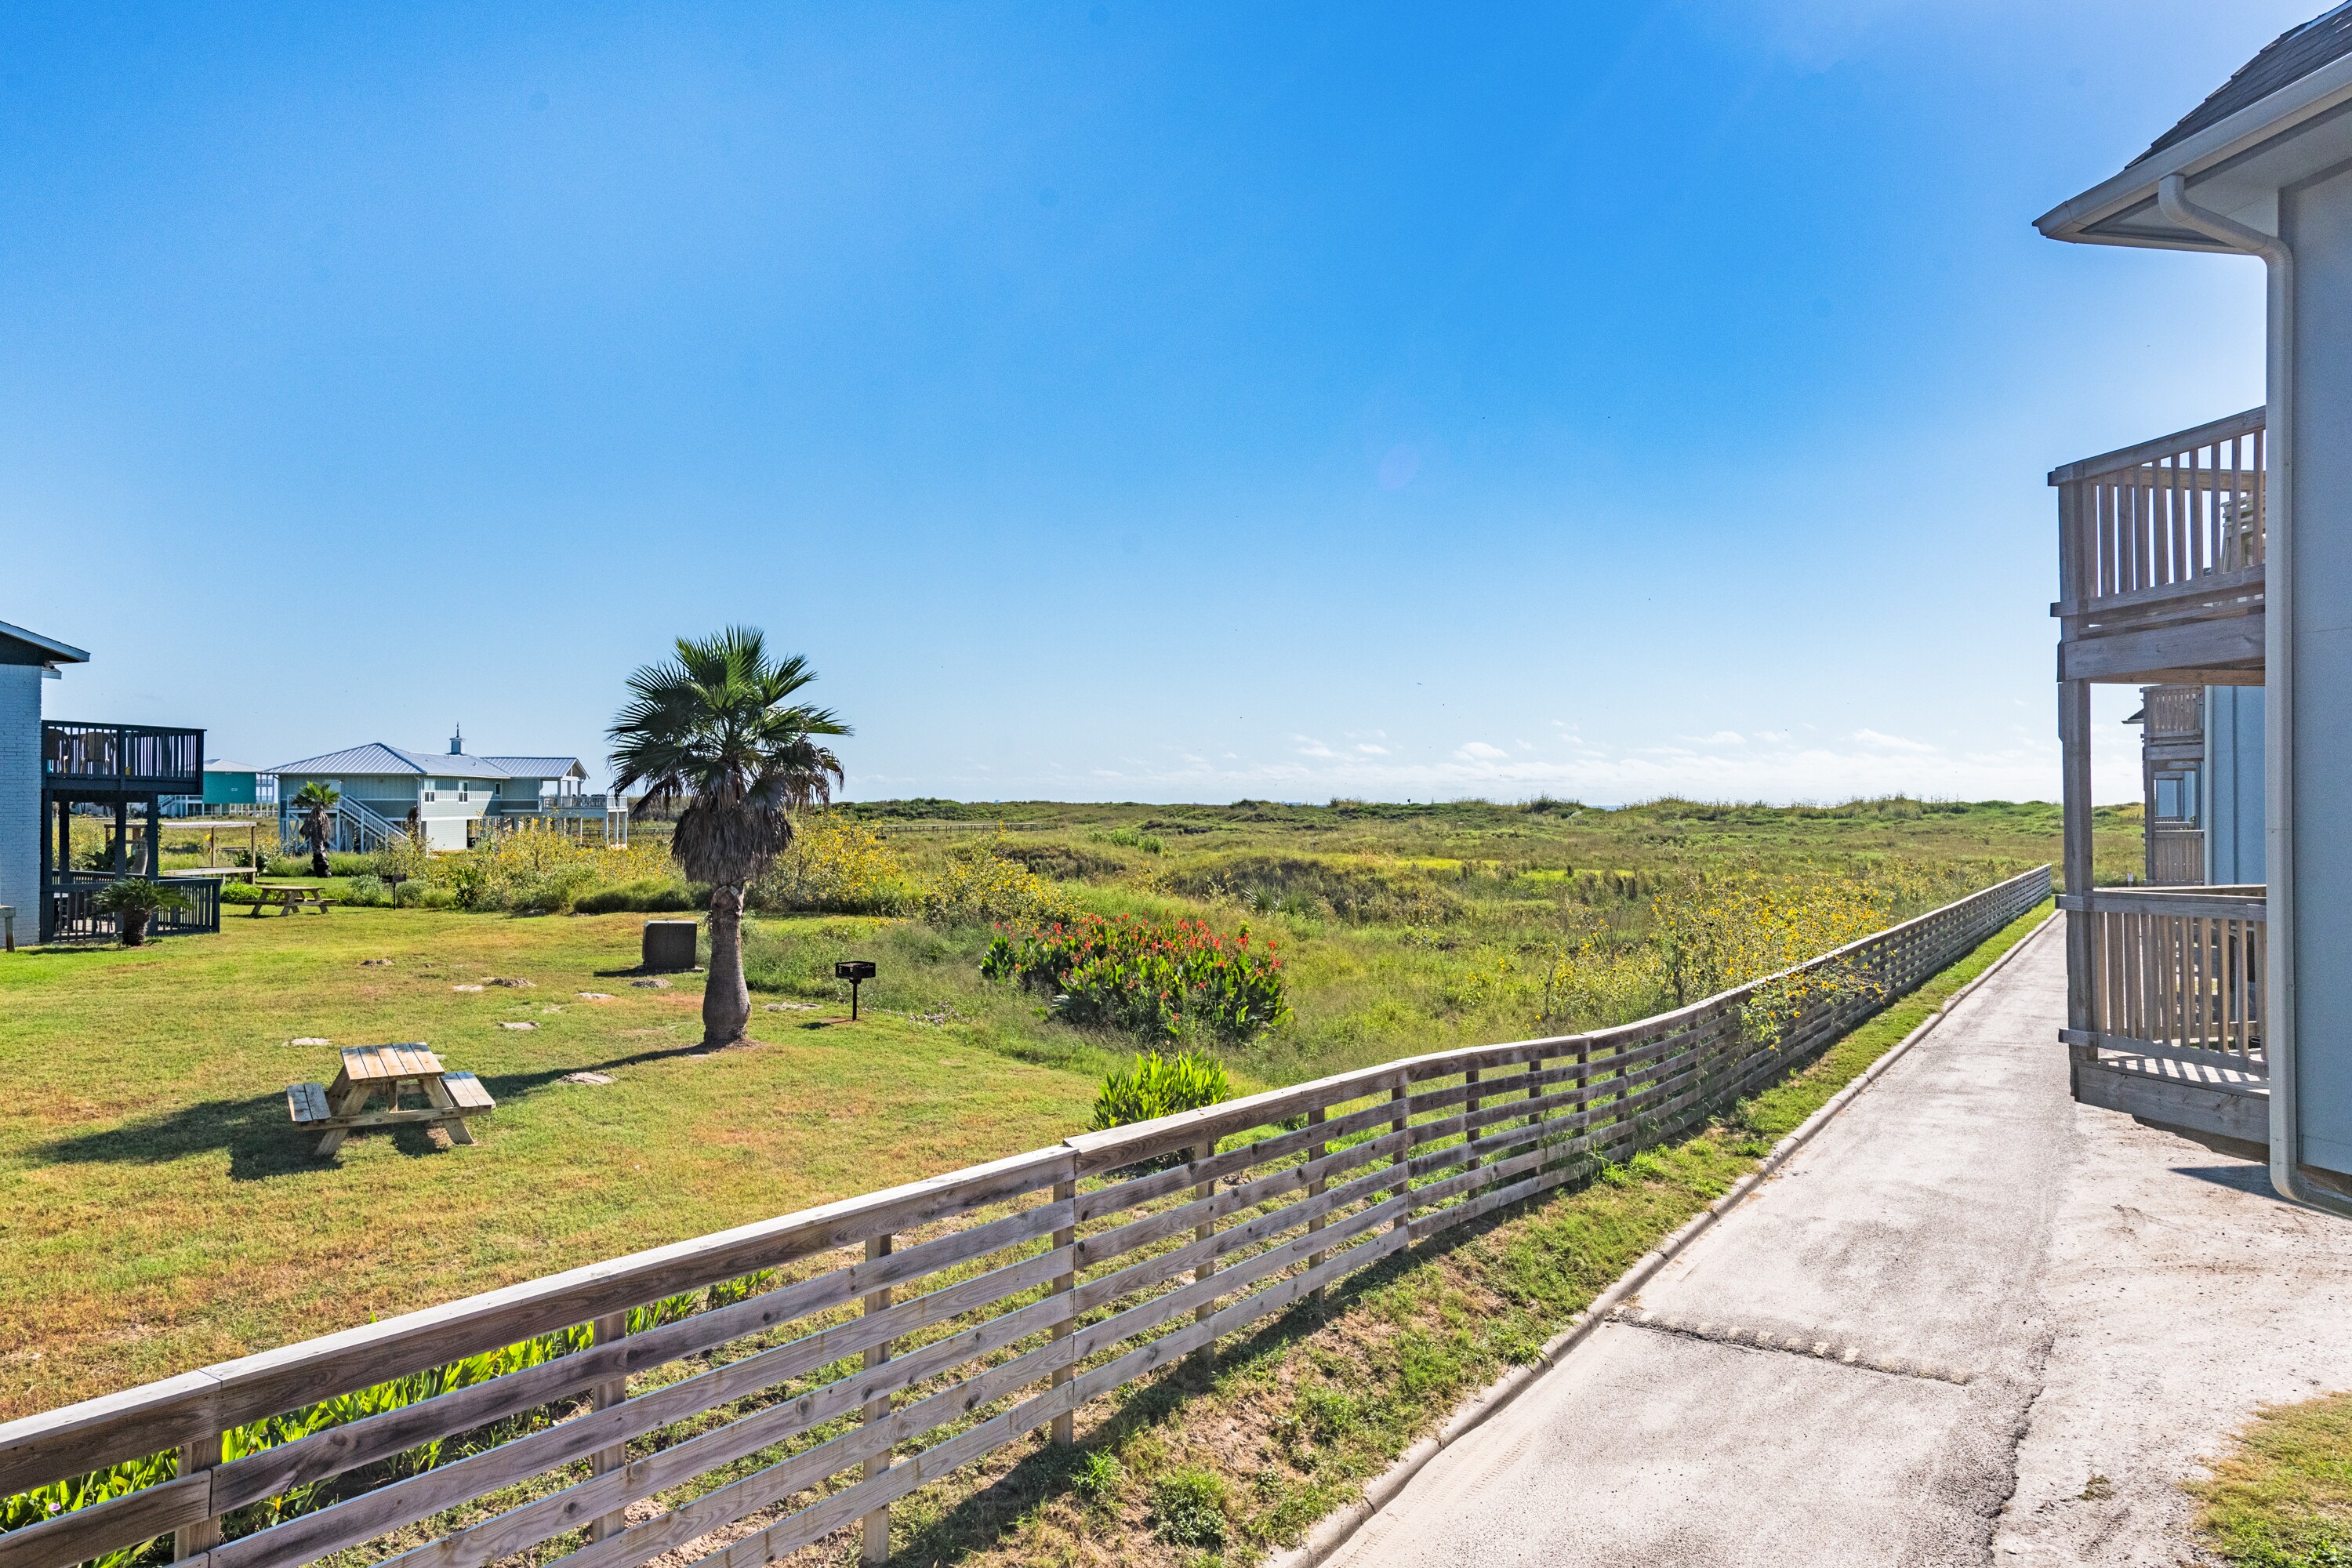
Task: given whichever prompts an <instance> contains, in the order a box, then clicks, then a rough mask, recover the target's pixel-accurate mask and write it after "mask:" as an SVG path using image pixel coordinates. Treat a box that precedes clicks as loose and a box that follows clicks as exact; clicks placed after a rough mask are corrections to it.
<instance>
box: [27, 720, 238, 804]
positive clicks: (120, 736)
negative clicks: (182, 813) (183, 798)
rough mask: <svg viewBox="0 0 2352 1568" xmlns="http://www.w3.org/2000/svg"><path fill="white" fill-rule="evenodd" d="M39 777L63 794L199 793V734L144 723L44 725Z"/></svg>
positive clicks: (202, 784)
mask: <svg viewBox="0 0 2352 1568" xmlns="http://www.w3.org/2000/svg"><path fill="white" fill-rule="evenodd" d="M41 778H42V782H43V783H45V784H49V785H51V786H53V787H58V788H61V789H65V790H67V791H68V792H70V790H71V789H72V787H73V786H76V785H79V786H84V787H87V788H89V789H93V790H105V791H118V792H124V793H131V794H141V795H144V794H149V793H152V794H158V795H202V794H203V793H204V790H205V732H204V731H202V730H167V729H158V728H156V727H155V726H153V725H150V724H84V723H70V722H62V721H43V723H42V725H41Z"/></svg>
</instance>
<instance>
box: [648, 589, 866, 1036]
mask: <svg viewBox="0 0 2352 1568" xmlns="http://www.w3.org/2000/svg"><path fill="white" fill-rule="evenodd" d="M814 679H816V672H815V671H814V670H813V669H811V668H809V667H808V661H807V660H805V659H803V658H800V657H799V656H798V655H794V656H793V657H792V658H776V659H772V658H769V657H768V649H767V640H766V638H765V637H763V636H762V635H761V633H760V632H758V631H757V630H755V629H753V628H751V627H749V626H730V627H729V628H727V629H726V630H725V631H723V632H719V633H718V634H717V635H716V636H713V637H703V638H699V639H697V638H693V637H680V638H678V639H677V658H673V659H670V660H668V661H667V662H665V663H662V664H654V665H647V666H646V667H645V668H642V669H640V670H638V671H637V672H636V673H635V675H632V676H631V677H629V689H630V691H631V692H633V693H634V695H633V696H632V697H631V698H630V699H629V701H628V703H627V705H626V706H625V707H624V708H623V709H622V710H621V713H620V717H619V718H617V719H615V720H614V721H613V727H612V729H611V730H610V731H607V733H608V734H609V735H610V737H611V739H612V742H613V758H612V761H613V767H614V771H615V772H616V773H617V774H618V777H617V778H616V779H615V780H614V785H613V788H614V793H616V794H625V793H626V792H627V791H629V790H630V789H633V788H635V787H637V786H640V785H642V786H643V787H644V789H645V791H646V800H647V801H649V802H651V803H653V804H655V805H667V804H669V803H671V802H674V801H684V802H685V803H686V809H685V810H684V811H682V812H681V813H679V815H678V819H677V831H676V832H675V833H674V834H673V835H672V836H671V837H670V855H671V857H672V858H674V859H676V860H677V863H678V866H679V868H680V869H682V870H684V871H685V872H686V874H687V876H688V877H689V878H691V879H693V880H695V881H698V882H705V883H708V884H709V887H710V921H709V929H710V975H709V983H708V984H706V985H705V986H704V988H703V993H702V1036H703V1044H705V1045H706V1046H724V1045H732V1044H734V1043H735V1042H737V1041H739V1040H741V1039H743V1038H744V1037H745V1034H746V1032H747V1031H748V1030H749V1028H750V1026H751V991H750V990H749V988H747V987H746V986H745V985H744V984H743V943H742V932H743V892H744V889H745V888H747V887H748V886H749V885H750V884H751V881H752V880H753V879H756V878H757V877H758V876H759V875H760V874H761V872H762V871H765V870H766V869H767V868H768V867H769V866H770V865H771V864H772V862H773V861H774V859H775V858H776V857H777V856H778V855H779V854H781V853H782V851H783V850H784V848H785V847H787V846H788V845H790V844H791V843H792V841H793V821H792V814H793V812H795V811H798V810H802V809H803V808H805V807H807V806H810V805H817V804H820V803H823V802H826V801H830V800H831V799H832V798H833V785H834V784H839V783H840V782H841V778H842V773H841V762H840V759H839V758H837V757H835V755H834V754H833V753H832V752H829V751H827V750H825V749H824V747H823V746H821V745H819V744H818V743H817V738H818V737H820V736H826V735H846V734H848V733H849V732H850V730H849V726H848V725H846V724H844V723H843V722H841V721H840V720H838V719H836V718H835V717H834V715H833V713H832V712H831V711H830V710H827V709H824V708H811V707H808V706H807V705H805V704H803V703H799V702H794V701H793V700H792V699H793V693H794V692H796V691H798V690H799V689H801V688H802V687H803V686H806V685H807V684H808V683H809V682H810V681H812V680H814Z"/></svg>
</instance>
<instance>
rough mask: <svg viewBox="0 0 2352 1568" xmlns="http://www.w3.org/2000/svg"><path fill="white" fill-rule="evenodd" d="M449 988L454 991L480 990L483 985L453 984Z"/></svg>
mask: <svg viewBox="0 0 2352 1568" xmlns="http://www.w3.org/2000/svg"><path fill="white" fill-rule="evenodd" d="M449 989H450V990H452V991H479V990H480V989H481V987H480V986H478V985H452V986H451V987H449Z"/></svg>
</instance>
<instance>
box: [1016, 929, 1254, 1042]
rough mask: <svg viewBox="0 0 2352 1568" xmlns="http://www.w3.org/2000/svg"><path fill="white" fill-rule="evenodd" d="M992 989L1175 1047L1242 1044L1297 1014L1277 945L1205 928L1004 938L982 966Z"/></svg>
mask: <svg viewBox="0 0 2352 1568" xmlns="http://www.w3.org/2000/svg"><path fill="white" fill-rule="evenodd" d="M980 973H981V976H982V978H983V979H987V980H1000V981H1001V980H1011V981H1013V982H1015V983H1016V984H1019V985H1020V987H1021V989H1022V990H1024V991H1032V990H1034V991H1042V992H1044V993H1045V994H1046V995H1048V996H1051V997H1052V998H1053V999H1054V1000H1053V1008H1054V1011H1055V1016H1059V1017H1061V1018H1064V1019H1066V1020H1067V1021H1068V1022H1070V1023H1073V1024H1079V1025H1098V1026H1106V1027H1109V1028H1114V1029H1125V1030H1128V1031H1129V1032H1131V1033H1134V1034H1139V1035H1142V1036H1145V1037H1149V1038H1155V1039H1174V1038H1176V1037H1179V1036H1180V1035H1181V1034H1182V1033H1183V1032H1184V1030H1185V1028H1186V1027H1187V1026H1192V1027H1196V1028H1201V1029H1205V1030H1207V1031H1208V1032H1210V1033H1211V1034H1213V1035H1214V1036H1215V1037H1217V1038H1219V1039H1221V1040H1225V1041H1228V1042H1234V1043H1238V1042H1240V1041H1243V1040H1246V1039H1249V1038H1250V1037H1253V1036H1255V1035H1256V1034H1258V1033H1260V1032H1261V1031H1263V1030H1265V1029H1270V1028H1272V1027H1274V1026H1276V1024H1279V1023H1281V1022H1282V1021H1283V1020H1284V1019H1285V1018H1286V1017H1288V1016H1289V1015H1290V1008H1289V1005H1288V1004H1286V1002H1284V1000H1283V996H1282V986H1283V980H1282V961H1281V960H1280V959H1279V958H1277V957H1276V956H1275V951H1274V944H1273V943H1272V942H1267V943H1265V945H1264V946H1263V947H1253V946H1252V945H1251V944H1250V934H1249V928H1248V927H1246V926H1244V928H1242V931H1241V934H1240V935H1239V936H1238V937H1234V938H1231V939H1228V938H1226V937H1223V936H1221V935H1219V934H1218V933H1217V932H1215V931H1212V930H1210V929H1209V926H1208V924H1207V922H1205V921H1186V920H1178V921H1166V922H1157V921H1138V920H1134V919H1131V918H1129V917H1128V916H1125V915H1122V916H1120V917H1119V918H1118V919H1117V920H1115V921H1107V920H1104V919H1103V918H1102V917H1101V916H1099V915H1086V916H1082V917H1080V918H1079V919H1077V920H1075V921H1055V922H1054V923H1052V924H1051V925H1046V926H1042V927H1036V928H1033V929H1031V930H1028V931H1020V932H1018V933H1012V934H1008V933H1006V932H1004V931H998V932H997V934H996V936H995V938H994V940H992V942H990V943H989V944H988V952H987V953H986V955H985V956H983V957H982V960H981V963H980Z"/></svg>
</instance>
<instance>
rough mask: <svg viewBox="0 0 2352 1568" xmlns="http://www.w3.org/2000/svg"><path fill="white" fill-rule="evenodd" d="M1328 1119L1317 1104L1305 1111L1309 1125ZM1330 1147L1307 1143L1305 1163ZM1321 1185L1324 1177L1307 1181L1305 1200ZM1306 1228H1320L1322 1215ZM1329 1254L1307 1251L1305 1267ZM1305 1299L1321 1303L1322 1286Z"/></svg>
mask: <svg viewBox="0 0 2352 1568" xmlns="http://www.w3.org/2000/svg"><path fill="white" fill-rule="evenodd" d="M1327 1120H1328V1112H1327V1111H1325V1110H1324V1109H1323V1107H1321V1106H1319V1105H1318V1106H1317V1107H1316V1108H1315V1109H1314V1110H1310V1111H1308V1112H1307V1126H1309V1127H1320V1126H1322V1125H1323V1123H1324V1122H1325V1121H1327ZM1330 1149H1331V1145H1330V1144H1328V1143H1327V1142H1321V1141H1319V1140H1318V1142H1313V1143H1309V1144H1308V1145H1307V1163H1308V1164H1310V1165H1311V1164H1313V1163H1315V1162H1316V1161H1318V1160H1320V1159H1321V1158H1323V1156H1324V1155H1325V1154H1327V1153H1328V1152H1330ZM1323 1187H1324V1178H1323V1177H1321V1176H1318V1177H1316V1178H1315V1179H1314V1180H1313V1181H1311V1182H1309V1183H1307V1201H1308V1202H1309V1203H1312V1202H1314V1201H1315V1200H1316V1199H1317V1198H1319V1197H1321V1196H1322V1195H1323ZM1322 1228H1323V1216H1322V1215H1319V1214H1318V1215H1316V1216H1315V1217H1314V1218H1313V1219H1310V1220H1308V1221H1307V1229H1308V1230H1310V1231H1317V1230H1321V1229H1322ZM1330 1256H1331V1254H1330V1252H1329V1251H1328V1249H1326V1250H1324V1251H1321V1252H1315V1253H1309V1254H1308V1255H1307V1268H1308V1269H1309V1270H1313V1269H1317V1268H1322V1267H1323V1260H1324V1259H1325V1258H1328V1257H1330ZM1307 1300H1310V1301H1312V1302H1314V1303H1315V1304H1316V1305H1317V1306H1318V1307H1319V1306H1321V1305H1322V1304H1323V1287H1322V1286H1320V1285H1318V1286H1317V1287H1315V1289H1312V1290H1309V1291H1308V1292H1307Z"/></svg>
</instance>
